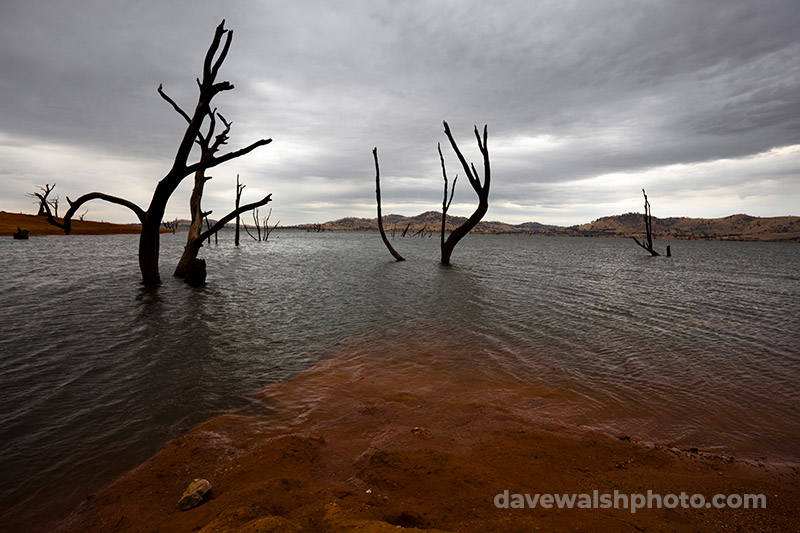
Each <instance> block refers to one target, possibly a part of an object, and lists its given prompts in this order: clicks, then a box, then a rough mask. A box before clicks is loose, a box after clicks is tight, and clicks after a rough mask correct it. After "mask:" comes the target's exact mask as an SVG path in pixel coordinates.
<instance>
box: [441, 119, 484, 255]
mask: <svg viewBox="0 0 800 533" xmlns="http://www.w3.org/2000/svg"><path fill="white" fill-rule="evenodd" d="M442 124H444V133H445V135H447V139H448V140H449V141H450V145H451V146H452V147H453V151H454V152H455V153H456V155H457V156H458V160H459V162H461V166H462V167H463V169H464V173H465V174H466V175H467V180H469V184H470V185H472V188H473V190H474V191H475V193H476V194H477V195H478V207H477V208H476V209H475V212H473V213H472V215H470V217H469V218H468V219H467V220H466V221H464V223H463V224H461V225H460V226H459V227H457V228H456V229H454V230H453V231H451V232H450V236H449V237H447V240H446V241H445V242H444V244H442V264H443V265H449V264H450V256H451V255H452V253H453V249H454V248H455V247H456V244H458V241H460V240H461V239H463V238H464V237H465V236H466V235H467V233H469V232H470V231H471V230H472V228H474V227H475V226H476V225H477V224H478V222H480V221H481V219H482V218H483V216H484V215H485V214H486V211H488V209H489V185H490V184H491V175H492V172H491V167H490V165H489V146H488V137H489V135H488V128H487V126H483V139H481V135H480V133H478V126H475V138H476V139H477V141H478V149H480V151H481V154H482V155H483V183H481V180H480V176H479V175H478V171H477V170H476V169H475V165H474V164H468V163H467V160H466V159H465V158H464V155H463V154H462V153H461V150H459V149H458V145H457V144H456V141H455V139H453V135H452V134H451V133H450V127H449V126H448V125H447V122H446V121H444V122H443V123H442ZM442 169H443V171H444V158H442ZM445 186H446V182H445ZM448 207H449V204H448Z"/></svg>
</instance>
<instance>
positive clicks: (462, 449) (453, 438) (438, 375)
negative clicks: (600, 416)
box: [48, 355, 800, 532]
mask: <svg viewBox="0 0 800 533" xmlns="http://www.w3.org/2000/svg"><path fill="white" fill-rule="evenodd" d="M554 394H557V391H554V390H550V389H547V388H546V387H542V386H534V385H529V384H524V383H517V382H514V381H511V380H508V379H501V378H498V377H497V376H495V375H492V374H490V373H486V372H481V371H478V372H476V371H475V369H452V368H443V365H437V364H435V362H431V361H425V360H421V361H420V360H410V358H403V355H401V356H400V357H391V358H389V359H388V360H387V359H385V358H380V357H374V358H370V357H367V358H363V357H362V358H355V357H343V356H333V357H329V358H328V359H325V360H323V361H321V362H320V363H318V364H317V365H315V366H314V367H312V368H311V369H309V370H306V371H305V372H302V373H301V374H299V375H297V376H295V377H294V378H293V379H291V380H289V381H287V382H280V383H275V384H273V385H270V386H268V387H266V388H265V389H263V390H261V391H260V392H258V393H257V394H256V397H257V398H258V399H259V400H260V401H261V402H262V409H260V410H259V411H258V412H252V411H251V412H234V413H227V414H223V415H220V416H217V417H214V418H212V419H210V420H208V421H206V422H203V423H201V424H199V425H198V426H196V427H194V428H193V429H192V430H191V431H189V432H188V433H187V434H186V435H184V436H182V437H179V438H178V439H175V440H173V441H171V442H170V443H168V444H167V445H166V446H165V447H164V448H163V449H162V450H161V451H160V452H159V453H157V454H156V455H155V456H154V457H152V458H151V459H150V460H148V461H147V462H146V463H144V464H142V465H140V466H139V467H137V468H135V469H134V470H132V471H130V472H128V473H127V474H125V475H123V476H122V477H121V478H119V479H118V480H117V481H115V482H113V483H112V484H111V485H109V486H107V487H106V488H104V489H102V490H100V491H98V492H97V493H96V494H93V495H91V496H89V497H88V498H86V499H85V500H84V501H83V502H82V503H81V504H80V505H79V506H78V507H77V508H76V509H75V510H74V511H73V512H72V514H71V515H69V516H68V517H66V518H65V519H64V520H62V521H61V522H60V523H58V525H57V526H55V530H57V531H107V530H115V531H139V530H145V529H146V530H176V531H177V530H181V531H189V530H199V531H209V532H210V531H223V530H224V531H229V530H238V529H244V530H251V531H257V530H258V531H305V530H314V531H351V530H358V531H397V530H398V527H400V528H406V529H411V530H414V528H417V529H428V530H444V531H503V530H528V529H536V528H541V529H542V530H553V529H559V530H561V529H567V528H577V529H579V530H585V529H594V530H614V531H617V530H619V531H629V530H634V529H640V530H656V531H659V530H670V531H693V530H697V529H702V530H715V529H720V528H722V527H723V526H726V527H731V528H735V529H738V530H742V531H749V530H753V531H755V530H764V529H771V530H781V529H787V530H790V529H797V528H800V517H798V516H797V515H796V510H797V508H798V506H800V483H798V481H800V465H794V464H765V463H759V462H757V461H745V460H739V459H734V458H733V457H730V456H719V455H714V454H706V453H703V452H702V451H700V450H696V449H690V450H678V449H675V448H672V447H666V446H661V445H658V444H653V445H647V444H643V443H639V442H637V441H636V438H635V436H634V438H631V437H628V436H614V435H608V434H604V433H600V432H598V431H592V430H588V429H586V428H581V427H578V426H575V425H566V424H564V423H562V422H560V420H559V413H558V410H550V409H548V407H547V404H548V399H549V398H552V397H553V395H554ZM542 406H544V407H542ZM194 478H205V479H208V480H209V481H210V482H211V484H212V487H213V488H212V490H211V492H210V493H209V495H208V498H207V500H206V501H205V502H204V503H203V504H201V505H200V506H198V507H196V508H194V509H191V510H189V511H180V510H179V508H178V507H177V501H178V500H179V499H180V496H181V494H182V492H183V490H184V489H185V488H186V486H187V485H188V484H189V483H190V482H191V481H192V479H194ZM506 490H507V491H509V493H511V494H516V493H530V494H534V493H541V494H571V493H578V494H591V493H592V492H593V491H595V490H596V491H599V492H600V493H613V491H614V490H619V491H620V492H622V493H627V494H634V493H646V492H647V490H651V491H652V492H654V493H657V494H663V495H666V494H680V493H681V492H686V493H687V494H703V495H705V497H706V498H711V497H712V496H713V495H715V494H726V495H728V494H746V493H752V494H764V495H765V496H766V498H767V508H766V509H755V510H754V509H737V510H731V509H705V508H702V509H682V508H680V507H678V508H676V509H666V508H662V509H640V510H638V511H637V512H636V513H631V512H630V510H628V509H544V508H536V509H514V508H498V507H496V506H495V504H494V500H495V497H496V496H497V495H498V494H503V493H504V491H506ZM53 528H54V526H52V525H51V527H49V528H48V529H49V530H52V529H53Z"/></svg>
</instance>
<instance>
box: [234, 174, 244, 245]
mask: <svg viewBox="0 0 800 533" xmlns="http://www.w3.org/2000/svg"><path fill="white" fill-rule="evenodd" d="M243 189H244V185H239V174H236V210H237V211H238V210H239V201H240V200H241V199H242V190H243ZM233 244H234V245H236V246H239V215H238V214H237V215H236V233H235V234H234V237H233Z"/></svg>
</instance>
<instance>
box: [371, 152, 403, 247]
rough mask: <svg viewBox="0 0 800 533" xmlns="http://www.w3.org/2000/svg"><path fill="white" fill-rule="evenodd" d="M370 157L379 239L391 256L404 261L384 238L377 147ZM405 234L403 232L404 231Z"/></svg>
mask: <svg viewBox="0 0 800 533" xmlns="http://www.w3.org/2000/svg"><path fill="white" fill-rule="evenodd" d="M372 157H373V159H375V198H376V199H377V201H378V230H380V232H381V239H383V244H385V245H386V248H387V249H388V250H389V253H390V254H392V257H394V258H395V260H397V261H405V260H406V259H405V257H403V256H402V255H400V254H399V253H397V250H395V249H394V247H393V246H392V245H391V243H390V242H389V239H388V238H386V232H385V231H384V230H383V215H382V214H381V169H380V167H379V166H378V148H377V147H375V148H373V149H372ZM404 235H405V233H404Z"/></svg>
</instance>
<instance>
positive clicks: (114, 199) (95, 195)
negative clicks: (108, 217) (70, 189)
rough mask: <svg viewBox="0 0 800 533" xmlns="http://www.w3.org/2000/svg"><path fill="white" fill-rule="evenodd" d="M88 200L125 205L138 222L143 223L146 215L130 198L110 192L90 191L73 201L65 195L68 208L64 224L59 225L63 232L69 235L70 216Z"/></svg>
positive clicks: (70, 226) (70, 227)
mask: <svg viewBox="0 0 800 533" xmlns="http://www.w3.org/2000/svg"><path fill="white" fill-rule="evenodd" d="M90 200H105V201H106V202H111V203H112V204H117V205H121V206H124V207H127V208H128V209H130V210H131V211H133V212H134V213H135V214H136V217H137V218H138V219H139V222H142V223H144V220H145V216H146V215H145V211H144V209H142V208H141V207H139V206H138V205H136V204H135V203H133V202H131V201H130V200H126V199H125V198H120V197H118V196H112V195H110V194H105V193H102V192H90V193H87V194H84V195H83V196H81V197H79V198H78V199H77V200H75V201H74V202H73V201H72V200H70V199H69V196H67V203H69V210H68V211H67V214H65V215H64V225H63V226H60V227H62V228H63V229H64V233H66V234H67V235H69V233H70V231H72V217H73V216H74V215H75V212H76V211H78V209H80V207H81V206H82V205H83V204H85V203H86V202H88V201H90Z"/></svg>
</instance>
